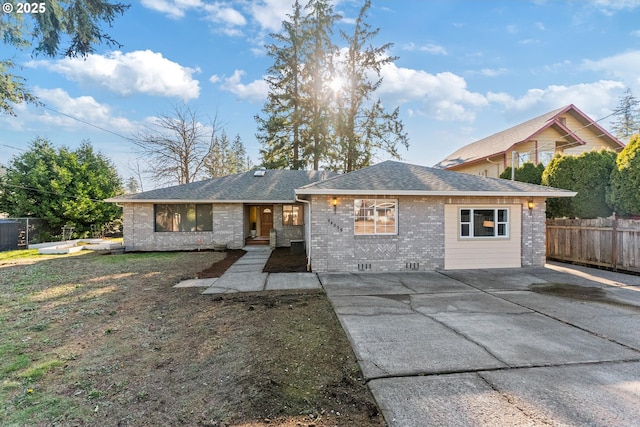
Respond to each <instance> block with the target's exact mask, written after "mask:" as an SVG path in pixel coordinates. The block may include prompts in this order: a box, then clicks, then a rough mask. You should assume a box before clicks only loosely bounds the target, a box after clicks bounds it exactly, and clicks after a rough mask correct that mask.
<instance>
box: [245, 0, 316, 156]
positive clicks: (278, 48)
mask: <svg viewBox="0 0 640 427" xmlns="http://www.w3.org/2000/svg"><path fill="white" fill-rule="evenodd" d="M287 16H288V17H289V19H290V21H284V22H283V23H282V26H283V32H282V33H279V34H271V37H272V38H273V39H274V40H275V43H273V44H270V45H267V46H266V49H267V55H269V56H270V57H272V58H273V61H274V62H273V65H272V66H271V67H269V69H268V70H267V77H266V81H267V84H268V85H269V94H268V96H267V102H266V103H265V105H264V107H263V109H262V111H263V113H264V114H266V118H264V119H263V118H261V117H260V116H256V117H255V118H256V121H257V122H258V134H257V135H256V137H257V139H258V141H260V143H261V144H262V147H263V148H262V149H261V150H260V153H261V156H262V160H263V164H264V165H265V166H266V167H268V168H273V169H282V168H286V167H289V168H291V169H304V167H305V162H304V160H302V158H301V154H302V149H301V145H302V141H301V130H302V122H301V117H300V101H301V99H300V98H301V93H300V85H301V79H302V76H301V67H302V61H303V56H302V48H303V45H304V44H305V38H304V36H305V34H304V32H303V30H302V11H301V6H300V3H299V2H298V1H297V0H296V2H295V3H294V5H293V13H292V14H291V15H287Z"/></svg>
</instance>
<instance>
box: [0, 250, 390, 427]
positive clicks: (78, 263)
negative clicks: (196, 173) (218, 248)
mask: <svg viewBox="0 0 640 427" xmlns="http://www.w3.org/2000/svg"><path fill="white" fill-rule="evenodd" d="M223 257H224V254H221V253H216V252H181V253H137V254H124V255H100V254H97V253H93V252H81V253H79V254H73V255H58V256H47V257H44V256H39V255H37V254H36V253H34V252H33V251H13V252H4V253H0V420H2V422H1V424H2V425H3V426H14V425H15V426H22V425H29V426H34V425H43V426H45V425H46V426H48V425H56V426H66V425H69V426H71V425H73V426H76V425H120V426H129V425H130V426H159V425H167V426H168V425H202V426H231V425H234V426H243V427H249V426H262V425H265V426H266V425H269V426H274V425H277V426H312V425H313V426H318V427H321V426H335V425H338V426H363V427H368V426H382V425H384V421H383V420H382V417H381V416H380V415H378V413H377V408H376V407H375V404H374V403H373V400H372V398H371V396H370V394H369V393H368V391H367V389H366V386H365V385H364V384H363V381H362V377H361V374H360V371H359V368H358V365H357V363H356V361H355V358H354V355H353V353H352V351H351V348H350V346H349V343H348V341H347V339H346V337H345V336H344V333H343V331H342V329H341V327H340V325H339V323H338V321H337V318H336V317H335V314H334V312H333V310H332V308H331V306H330V304H329V302H328V300H327V298H326V297H325V295H324V294H323V293H322V292H320V291H309V292H289V293H287V292H280V293H277V292H264V293H251V294H235V295H231V296H227V295H225V296H223V297H221V296H203V295H201V294H200V292H201V291H202V289H199V288H180V289H176V288H173V287H172V286H173V285H174V284H176V283H177V282H179V281H180V280H181V279H187V278H195V277H196V276H197V273H198V272H200V271H202V270H204V269H205V268H207V267H209V266H211V264H212V263H214V262H216V261H219V260H221V259H222V258H223Z"/></svg>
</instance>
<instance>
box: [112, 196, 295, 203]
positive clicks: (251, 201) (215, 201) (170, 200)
mask: <svg viewBox="0 0 640 427" xmlns="http://www.w3.org/2000/svg"><path fill="white" fill-rule="evenodd" d="M104 201H105V202H108V203H156V204H160V203H163V204H179V203H206V204H228V203H242V204H247V205H273V204H294V203H295V200H210V199H119V198H117V197H114V198H111V199H105V200H104Z"/></svg>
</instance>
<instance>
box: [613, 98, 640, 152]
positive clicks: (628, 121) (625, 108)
mask: <svg viewBox="0 0 640 427" xmlns="http://www.w3.org/2000/svg"><path fill="white" fill-rule="evenodd" d="M639 104H640V101H638V100H637V99H636V97H635V96H633V93H632V92H631V89H628V88H627V90H625V91H624V93H623V95H622V96H621V97H620V104H619V105H618V108H617V109H616V111H615V113H614V115H615V116H616V121H615V122H614V123H613V125H612V127H611V129H612V131H613V133H614V134H615V136H616V137H618V138H619V139H624V140H628V139H629V137H631V135H633V134H635V133H638V132H640V109H639V108H638V105H639Z"/></svg>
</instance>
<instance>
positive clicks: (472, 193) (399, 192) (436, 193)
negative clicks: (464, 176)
mask: <svg viewBox="0 0 640 427" xmlns="http://www.w3.org/2000/svg"><path fill="white" fill-rule="evenodd" d="M295 192H296V194H297V195H325V196H383V195H386V196H444V197H454V196H458V197H467V196H475V197H574V196H575V195H576V194H578V193H577V192H575V191H562V192H551V191H413V190H397V191H382V190H381V191H375V190H324V189H323V190H311V189H309V190H301V191H298V190H295Z"/></svg>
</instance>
